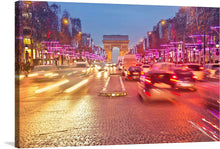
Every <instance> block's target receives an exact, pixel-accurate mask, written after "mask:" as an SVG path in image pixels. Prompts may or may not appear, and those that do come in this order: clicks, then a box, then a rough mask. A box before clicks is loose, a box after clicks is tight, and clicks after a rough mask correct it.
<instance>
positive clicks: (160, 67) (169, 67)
mask: <svg viewBox="0 0 220 149" xmlns="http://www.w3.org/2000/svg"><path fill="white" fill-rule="evenodd" d="M175 68H176V67H175V64H174V63H169V62H161V63H155V64H153V65H152V67H151V69H152V70H157V71H166V72H173V70H174V69H175Z"/></svg>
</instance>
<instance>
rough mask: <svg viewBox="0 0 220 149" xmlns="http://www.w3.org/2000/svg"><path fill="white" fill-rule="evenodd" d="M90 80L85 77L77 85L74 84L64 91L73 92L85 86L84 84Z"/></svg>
mask: <svg viewBox="0 0 220 149" xmlns="http://www.w3.org/2000/svg"><path fill="white" fill-rule="evenodd" d="M88 81H89V79H85V80H83V81H81V82H79V83H77V84H75V85H73V86H72V87H70V88H68V89H66V90H65V91H64V92H65V93H70V92H73V91H74V90H76V89H78V88H79V87H81V86H83V85H84V84H86V83H87V82H88Z"/></svg>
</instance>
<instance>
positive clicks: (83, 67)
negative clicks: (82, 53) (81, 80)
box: [73, 62, 91, 73]
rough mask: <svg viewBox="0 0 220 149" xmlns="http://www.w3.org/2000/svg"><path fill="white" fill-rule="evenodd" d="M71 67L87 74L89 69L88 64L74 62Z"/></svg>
mask: <svg viewBox="0 0 220 149" xmlns="http://www.w3.org/2000/svg"><path fill="white" fill-rule="evenodd" d="M73 66H74V69H77V70H78V71H81V72H82V73H89V72H90V69H91V68H90V66H89V64H88V62H75V63H74V65H73Z"/></svg>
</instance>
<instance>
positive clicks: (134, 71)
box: [125, 66, 142, 80]
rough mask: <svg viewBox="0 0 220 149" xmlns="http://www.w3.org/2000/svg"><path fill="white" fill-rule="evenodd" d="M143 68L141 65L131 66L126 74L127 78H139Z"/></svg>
mask: <svg viewBox="0 0 220 149" xmlns="http://www.w3.org/2000/svg"><path fill="white" fill-rule="evenodd" d="M141 73H142V69H141V68H140V67H139V66H130V67H129V68H128V71H127V73H126V74H125V80H139V79H140V76H141Z"/></svg>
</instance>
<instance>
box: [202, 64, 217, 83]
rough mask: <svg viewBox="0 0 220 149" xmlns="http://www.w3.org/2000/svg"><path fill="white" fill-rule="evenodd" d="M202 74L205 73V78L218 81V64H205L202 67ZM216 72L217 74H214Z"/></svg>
mask: <svg viewBox="0 0 220 149" xmlns="http://www.w3.org/2000/svg"><path fill="white" fill-rule="evenodd" d="M204 69H205V70H204V71H205V72H204V73H205V78H215V79H218V78H219V76H218V75H216V74H218V72H219V69H220V64H218V63H214V64H205V65H204ZM216 72H217V73H216Z"/></svg>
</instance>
